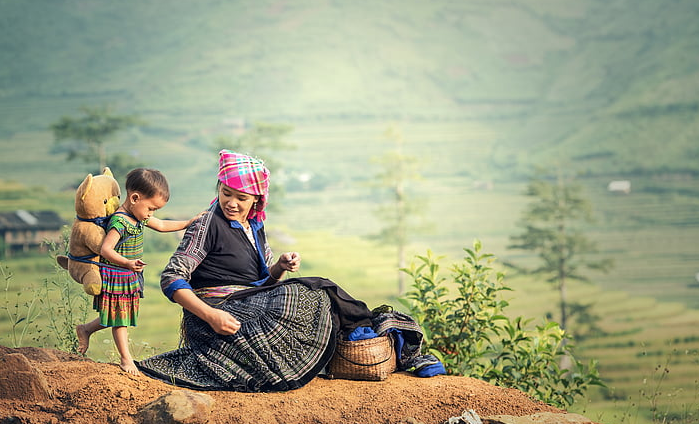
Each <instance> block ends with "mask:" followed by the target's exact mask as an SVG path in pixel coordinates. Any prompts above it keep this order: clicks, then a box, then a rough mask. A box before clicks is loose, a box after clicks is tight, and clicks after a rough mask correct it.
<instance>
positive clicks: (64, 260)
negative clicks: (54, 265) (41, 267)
mask: <svg viewBox="0 0 699 424" xmlns="http://www.w3.org/2000/svg"><path fill="white" fill-rule="evenodd" d="M120 196H121V191H120V189H119V183H117V181H116V180H115V179H114V176H113V175H112V171H111V170H110V169H109V167H105V168H104V170H103V171H102V175H97V176H94V177H93V176H92V174H88V175H87V177H85V179H84V180H83V182H82V183H80V185H79V186H78V189H77V191H76V193H75V213H76V218H75V220H74V221H73V227H72V229H71V232H70V241H69V243H68V251H69V252H70V254H69V255H68V256H65V255H60V256H58V257H57V258H56V261H57V262H58V264H59V265H60V266H61V267H63V268H65V269H67V270H68V273H69V274H70V276H71V277H72V278H73V280H75V281H76V282H78V283H80V284H82V286H83V290H85V293H87V294H90V295H93V296H94V295H98V294H100V292H101V290H102V278H101V277H100V271H99V266H98V265H97V263H96V262H98V261H99V255H100V249H101V247H102V241H103V240H104V237H105V234H106V232H105V226H106V224H107V222H106V221H107V220H108V219H109V216H110V215H112V214H113V213H114V212H115V211H116V210H117V209H118V208H119V197H120Z"/></svg>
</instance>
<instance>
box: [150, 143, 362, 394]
mask: <svg viewBox="0 0 699 424" xmlns="http://www.w3.org/2000/svg"><path fill="white" fill-rule="evenodd" d="M268 187H269V171H268V170H267V169H266V168H265V167H264V165H263V163H262V162H261V161H259V160H257V159H254V158H252V157H249V156H245V155H240V154H237V153H234V152H231V151H228V150H222V151H221V152H219V172H218V186H217V194H218V195H217V199H216V200H215V201H214V202H213V203H212V205H211V207H210V209H209V213H207V214H205V215H204V216H203V217H202V218H200V219H199V220H197V221H196V222H195V223H194V224H192V225H191V226H190V227H189V228H188V230H187V231H186V233H185V235H184V237H183V239H182V242H181V243H180V245H179V247H178V249H177V251H176V252H175V253H174V254H173V255H172V257H171V258H170V261H169V263H168V265H167V266H166V268H165V270H164V271H163V273H162V276H161V282H160V285H161V288H162V290H163V292H164V293H165V295H166V296H167V297H168V298H169V299H170V300H171V301H173V302H177V303H178V304H180V305H181V306H182V307H183V308H184V315H183V322H182V341H183V345H182V347H181V348H179V349H176V350H174V351H171V352H166V353H163V354H160V355H157V356H154V357H151V358H149V359H146V360H144V361H140V362H138V363H137V365H138V367H139V369H140V370H141V371H142V372H143V373H145V374H146V375H149V376H151V377H155V378H158V379H161V380H163V381H166V382H169V383H172V384H176V385H179V386H184V387H190V388H196V389H209V390H237V391H269V390H290V389H295V388H298V387H301V386H303V385H304V384H306V383H307V382H309V381H310V380H311V379H313V378H314V377H315V376H316V375H317V374H318V373H319V372H320V371H321V370H322V369H323V367H324V366H325V365H326V364H327V363H328V362H329V361H330V358H331V356H332V354H333V352H334V348H335V343H336V340H337V335H338V334H339V333H347V332H349V331H351V330H352V329H353V328H355V327H357V326H360V325H362V326H366V325H371V322H370V318H371V316H372V314H371V311H369V309H368V308H367V307H366V305H365V304H364V303H363V302H361V301H358V300H355V299H353V298H352V297H350V296H349V295H348V294H347V293H346V292H344V291H343V290H342V289H341V288H339V287H338V286H337V285H335V284H334V283H332V282H331V281H330V280H326V279H323V278H292V279H287V280H284V281H282V282H280V281H279V280H281V279H282V277H284V275H285V274H286V273H287V272H295V271H297V270H298V269H299V266H300V263H301V259H300V256H299V255H298V253H296V252H287V253H284V254H282V255H281V256H279V259H278V260H277V261H276V262H274V261H273V255H272V251H271V250H270V248H269V245H268V243H267V238H266V235H265V229H264V224H263V222H264V219H265V206H266V204H267V197H268Z"/></svg>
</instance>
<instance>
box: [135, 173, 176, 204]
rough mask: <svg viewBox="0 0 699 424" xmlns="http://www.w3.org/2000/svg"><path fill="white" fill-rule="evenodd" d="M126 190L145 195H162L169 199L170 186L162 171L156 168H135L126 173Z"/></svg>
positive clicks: (166, 199)
mask: <svg viewBox="0 0 699 424" xmlns="http://www.w3.org/2000/svg"><path fill="white" fill-rule="evenodd" d="M126 191H137V192H139V193H141V194H142V195H144V196H145V197H148V198H150V197H155V196H162V198H163V199H165V201H166V202H167V201H168V200H170V187H169V186H168V184H167V179H166V178H165V175H163V173H162V172H160V171H158V170H157V169H149V168H136V169H133V170H131V171H130V172H129V173H128V174H127V175H126Z"/></svg>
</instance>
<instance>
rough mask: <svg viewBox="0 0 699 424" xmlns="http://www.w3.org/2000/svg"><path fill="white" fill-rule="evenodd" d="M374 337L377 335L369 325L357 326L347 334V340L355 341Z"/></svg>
mask: <svg viewBox="0 0 699 424" xmlns="http://www.w3.org/2000/svg"><path fill="white" fill-rule="evenodd" d="M375 337H377V334H376V333H375V332H374V330H373V329H372V328H371V327H357V328H355V329H354V331H352V332H351V333H350V334H349V336H347V340H349V341H351V342H356V341H357V340H367V339H373V338H375Z"/></svg>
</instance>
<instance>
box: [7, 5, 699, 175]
mask: <svg viewBox="0 0 699 424" xmlns="http://www.w3.org/2000/svg"><path fill="white" fill-rule="evenodd" d="M0 12H1V13H0V23H1V25H0V28H1V29H0V31H1V35H2V37H0V39H1V40H2V41H0V43H2V44H0V63H2V64H3V66H2V70H1V71H0V129H1V131H2V133H3V134H4V135H5V137H10V136H11V135H12V134H16V133H22V132H25V131H28V130H38V131H41V130H44V129H45V128H46V126H47V124H48V123H50V122H52V121H54V120H56V119H57V118H58V117H59V116H61V115H64V114H70V113H74V112H75V110H76V109H77V107H78V106H81V105H85V104H100V103H109V104H112V105H114V106H115V107H116V108H118V109H119V110H122V111H124V112H135V113H138V114H140V115H142V116H143V117H144V118H145V119H146V120H147V121H148V122H150V124H151V125H150V127H149V128H148V129H147V130H144V133H136V134H132V135H131V137H132V138H134V139H136V140H137V141H141V142H145V141H148V142H151V143H152V142H158V143H166V142H171V141H180V142H181V141H183V140H185V141H186V140H190V139H191V138H192V137H197V136H200V135H202V134H206V133H210V132H212V131H213V132H225V131H228V130H230V128H227V123H229V122H230V121H231V120H233V119H238V118H240V119H245V120H269V121H279V122H290V123H294V124H300V123H306V122H317V121H327V120H336V121H338V120H339V121H343V122H347V121H348V120H350V121H355V122H356V121H366V120H369V121H386V120H410V121H431V122H434V121H438V122H439V121H441V122H444V121H453V120H459V121H463V120H470V121H475V122H478V123H488V124H489V125H492V126H494V127H496V128H497V130H498V131H497V134H496V137H495V139H494V145H493V146H492V147H491V148H490V151H489V159H490V160H489V162H490V163H489V165H490V166H491V167H495V170H497V171H498V172H499V174H500V175H502V176H503V177H510V178H511V177H512V176H513V175H521V174H522V173H525V172H527V171H528V166H529V165H530V164H531V163H541V162H544V161H551V160H554V159H559V160H561V159H566V160H573V161H575V162H576V165H577V166H578V167H579V168H580V169H581V170H583V171H588V172H592V173H595V174H611V175H620V174H630V173H639V172H641V173H642V172H658V171H663V172H664V171H667V170H668V169H677V168H680V169H683V170H685V171H687V172H691V173H695V172H696V165H695V163H694V162H696V161H694V160H693V159H694V158H696V156H697V147H696V143H693V142H692V141H695V140H696V137H697V133H698V128H697V125H699V124H697V122H696V119H694V117H695V116H696V114H697V111H698V110H699V109H698V108H699V100H698V99H699V55H697V54H696V52H697V51H698V50H699V45H698V43H699V42H698V41H697V40H699V28H698V27H697V25H696V21H697V18H699V6H698V5H697V3H696V2H694V1H692V0H684V1H673V2H671V3H667V4H666V3H661V2H656V1H653V0H643V1H632V0H615V1H599V0H583V1H578V2H575V3H573V4H571V3H570V2H559V1H540V0H528V1H527V0H521V1H514V0H513V1H500V2H496V3H493V2H491V1H485V0H481V1H468V2H460V3H455V2H442V1H437V2H428V3H427V2H422V1H381V2H373V3H371V4H370V5H369V4H364V3H361V2H325V1H314V0H305V1H299V2H282V1H259V2H242V3H240V2H219V1H214V0H203V1H197V2H191V1H183V2H178V3H177V4H176V5H174V4H172V3H171V2H164V1H151V2H136V1H127V2H99V3H89V4H86V3H84V2H79V1H61V2H55V1H50V0H43V1H41V0H37V1H32V2H16V1H12V0H3V1H2V2H0Z"/></svg>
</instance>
